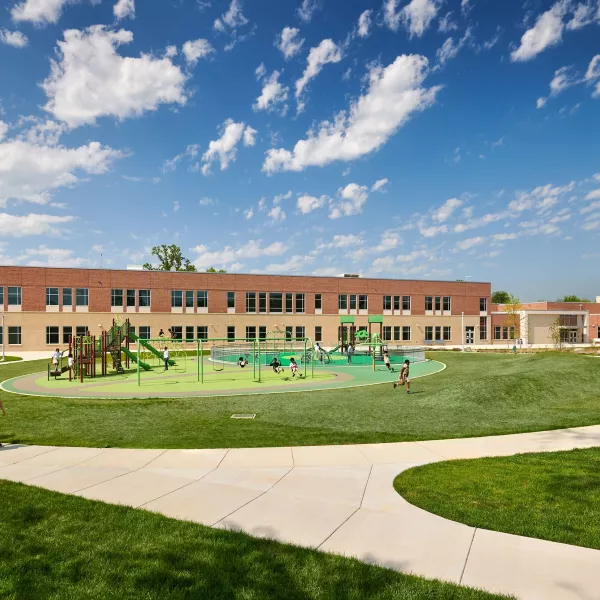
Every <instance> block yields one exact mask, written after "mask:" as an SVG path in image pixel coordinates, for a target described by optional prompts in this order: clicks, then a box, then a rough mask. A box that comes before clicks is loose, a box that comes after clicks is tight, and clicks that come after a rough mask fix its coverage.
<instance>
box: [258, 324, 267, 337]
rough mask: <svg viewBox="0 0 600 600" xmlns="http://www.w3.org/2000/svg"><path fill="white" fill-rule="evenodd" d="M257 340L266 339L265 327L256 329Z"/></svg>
mask: <svg viewBox="0 0 600 600" xmlns="http://www.w3.org/2000/svg"><path fill="white" fill-rule="evenodd" d="M258 339H260V340H266V339H267V327H266V326H265V325H261V326H260V327H259V328H258Z"/></svg>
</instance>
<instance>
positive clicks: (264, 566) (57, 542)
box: [0, 481, 500, 600]
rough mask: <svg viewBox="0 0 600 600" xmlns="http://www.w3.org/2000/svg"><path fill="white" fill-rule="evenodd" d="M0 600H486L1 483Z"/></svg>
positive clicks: (349, 562)
mask: <svg viewBox="0 0 600 600" xmlns="http://www.w3.org/2000/svg"><path fill="white" fill-rule="evenodd" d="M0 498H2V509H1V510H0V556H1V557H2V560H0V597H1V598H5V599H7V600H17V599H18V600H43V599H50V598H52V600H61V599H73V598H77V599H78V600H79V599H95V598H97V599H101V600H110V599H113V598H114V599H119V600H121V599H124V598H126V599H137V598H139V599H143V600H152V599H155V598H156V599H161V600H162V599H164V598H169V599H171V598H173V599H175V598H176V599H178V600H184V599H186V598H189V599H190V600H191V599H194V600H197V599H199V598H206V599H211V600H213V599H220V598H232V599H234V598H235V599H240V600H241V599H243V600H251V599H261V600H262V599H265V598H286V599H289V600H291V599H302V600H308V599H331V600H340V599H345V598H348V599H356V600H358V599H363V598H374V599H392V598H395V599H398V600H421V599H422V600H442V599H448V600H450V599H453V600H463V599H464V600H488V599H490V600H491V599H493V598H500V596H494V595H491V594H487V593H484V592H480V591H476V590H472V589H468V588H464V587H458V586H455V585H451V584H446V583H441V582H437V581H430V580H424V579H420V578H417V577H412V576H408V575H402V574H400V573H396V572H394V571H390V570H387V569H382V568H379V567H375V566H370V565H366V564H363V563H361V562H359V561H357V560H353V559H348V558H342V557H339V556H333V555H328V554H321V553H318V552H316V551H314V550H307V549H302V548H297V547H294V546H289V545H284V544H279V543H276V542H271V541H267V540H257V539H254V538H251V537H250V536H247V535H245V534H241V533H232V532H226V531H220V530H217V529H211V528H209V527H204V526H201V525H196V524H194V523H186V522H182V521H176V520H172V519H167V518H166V517H163V516H161V515H156V514H152V513H149V512H145V511H141V510H135V509H130V508H125V507H119V506H111V505H108V504H102V503H100V502H91V501H89V500H84V499H82V498H77V497H74V496H65V495H62V494H57V493H54V492H49V491H46V490H42V489H38V488H35V487H27V486H24V485H22V484H15V483H9V482H2V481H0Z"/></svg>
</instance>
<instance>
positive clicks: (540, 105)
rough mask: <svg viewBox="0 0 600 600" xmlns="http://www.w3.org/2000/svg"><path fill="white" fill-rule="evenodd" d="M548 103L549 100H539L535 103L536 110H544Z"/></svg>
mask: <svg viewBox="0 0 600 600" xmlns="http://www.w3.org/2000/svg"><path fill="white" fill-rule="evenodd" d="M546 102H548V98H543V97H542V98H538V99H537V101H536V103H535V107H536V108H543V107H544V106H546Z"/></svg>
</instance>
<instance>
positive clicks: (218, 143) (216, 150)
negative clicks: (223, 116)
mask: <svg viewBox="0 0 600 600" xmlns="http://www.w3.org/2000/svg"><path fill="white" fill-rule="evenodd" d="M220 131H221V136H220V137H219V138H218V139H216V140H212V141H211V142H210V144H209V145H208V150H207V151H206V152H205V153H204V154H203V155H202V162H203V163H204V164H203V166H202V174H203V175H208V174H209V173H210V169H211V165H212V163H213V162H214V161H218V162H219V163H220V165H221V171H224V170H225V169H227V167H229V164H230V163H232V162H234V161H235V159H236V156H237V147H238V144H239V143H240V142H241V141H242V139H243V143H244V146H253V145H254V143H255V136H256V130H255V129H252V127H250V126H249V125H246V124H245V123H236V122H235V121H234V120H233V119H227V120H226V121H225V122H224V123H223V125H222V127H221V130H220Z"/></svg>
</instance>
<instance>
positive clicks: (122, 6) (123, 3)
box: [113, 0, 135, 21]
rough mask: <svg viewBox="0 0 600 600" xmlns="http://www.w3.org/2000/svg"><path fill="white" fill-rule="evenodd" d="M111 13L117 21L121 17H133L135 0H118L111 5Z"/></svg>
mask: <svg viewBox="0 0 600 600" xmlns="http://www.w3.org/2000/svg"><path fill="white" fill-rule="evenodd" d="M113 13H114V15H115V18H116V19H117V21H120V20H121V19H135V1H134V0H118V2H117V3H116V4H115V5H114V6H113Z"/></svg>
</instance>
